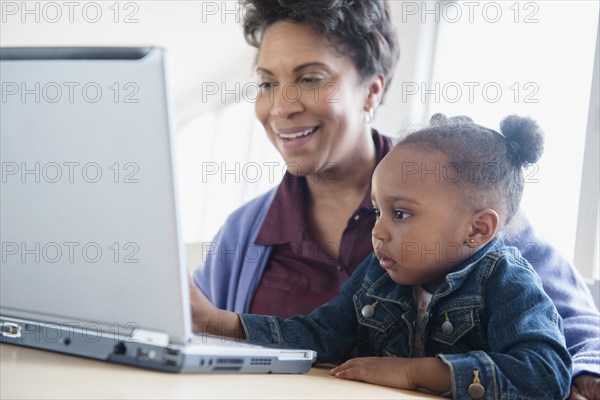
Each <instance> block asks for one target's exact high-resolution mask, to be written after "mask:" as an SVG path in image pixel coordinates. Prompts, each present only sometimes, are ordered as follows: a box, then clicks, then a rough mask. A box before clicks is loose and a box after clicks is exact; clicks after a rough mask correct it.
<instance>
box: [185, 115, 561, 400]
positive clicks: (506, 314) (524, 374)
mask: <svg viewBox="0 0 600 400" xmlns="http://www.w3.org/2000/svg"><path fill="white" fill-rule="evenodd" d="M501 132H502V133H499V132H496V131H494V130H491V129H487V128H484V127H482V126H479V125H476V124H474V123H473V122H472V121H471V120H470V119H468V118H466V117H456V118H451V119H447V118H446V117H444V116H443V115H441V114H436V115H435V116H434V117H433V118H432V125H431V126H430V127H429V128H426V129H424V130H421V131H419V132H416V133H413V134H411V135H409V136H407V137H406V138H404V139H403V140H401V141H400V142H399V143H398V144H397V145H396V146H395V147H394V149H393V150H392V151H391V152H390V153H389V154H388V155H387V156H386V157H385V158H384V159H383V160H382V161H381V162H380V163H379V165H378V166H377V168H376V169H375V172H374V175H373V181H372V200H373V209H374V212H375V214H376V216H377V221H376V223H375V226H374V228H373V232H372V240H373V248H374V252H373V254H372V255H371V256H370V257H368V258H367V259H366V260H364V261H363V263H362V264H361V266H360V267H359V268H358V269H357V271H356V272H355V273H354V274H353V275H352V277H351V278H350V280H349V281H347V282H346V283H345V284H344V285H343V286H342V290H341V294H340V295H339V296H338V297H336V298H335V299H333V300H332V301H330V302H329V303H327V304H325V305H323V306H321V307H319V308H318V309H316V310H315V311H314V312H312V313H311V314H310V315H308V316H295V317H292V318H289V319H287V320H283V319H281V318H278V317H271V316H258V315H249V314H239V315H238V314H234V313H231V312H228V311H223V310H218V309H216V308H215V307H214V306H212V305H211V304H210V303H209V302H208V300H206V298H204V296H203V295H202V294H201V293H200V292H199V290H198V289H197V288H195V287H193V286H192V309H193V312H194V315H193V320H194V326H195V329H196V330H200V331H203V330H206V329H203V328H202V327H206V326H221V327H226V329H224V330H228V329H229V331H228V332H229V335H232V334H239V335H240V336H241V337H244V336H245V337H246V338H247V339H250V340H253V341H258V342H263V343H273V344H277V345H284V346H288V347H289V346H293V347H302V348H310V349H314V350H316V351H317V354H318V360H317V361H318V362H320V363H339V362H342V364H341V365H339V366H338V367H336V368H333V369H332V370H331V374H332V375H334V376H336V377H338V378H344V379H355V380H362V381H367V382H371V383H375V384H380V385H385V386H391V387H397V388H403V389H426V390H429V391H433V392H437V393H446V394H451V395H452V397H453V398H457V399H467V398H476V399H478V398H490V399H497V398H515V399H516V398H519V399H520V398H528V399H531V398H545V399H549V398H551V399H562V398H565V397H566V396H567V395H568V394H569V387H570V381H571V360H570V357H569V353H568V351H567V349H566V348H565V340H564V337H563V334H562V320H561V318H560V316H559V315H558V313H557V311H556V309H555V308H554V305H553V303H552V301H551V300H550V298H549V297H548V296H547V295H546V294H545V293H544V291H543V290H542V285H541V282H540V279H539V278H538V276H537V275H536V274H535V272H534V271H533V269H532V267H531V266H530V265H529V264H528V262H527V261H526V260H525V259H524V258H523V257H521V255H520V254H519V253H518V250H516V249H515V248H509V247H506V246H504V245H503V243H502V241H501V240H500V239H498V238H496V235H497V233H498V231H499V230H500V229H502V228H503V227H505V226H506V225H507V224H508V223H509V222H510V220H511V218H512V217H513V215H514V214H515V212H516V211H517V209H518V206H519V202H520V199H521V195H522V192H523V170H522V168H523V167H524V166H526V165H528V164H530V163H534V162H536V161H537V160H538V158H539V156H540V155H541V153H542V147H543V136H542V133H541V131H540V130H539V127H538V126H537V124H536V123H535V122H534V121H532V120H531V119H528V118H520V117H516V116H510V117H507V118H505V119H504V120H503V121H502V123H501ZM212 333H215V332H212ZM216 333H219V332H216ZM354 355H357V356H358V357H357V358H351V359H350V360H348V358H350V357H352V356H354ZM346 360H347V361H346Z"/></svg>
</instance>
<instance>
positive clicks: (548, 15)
mask: <svg viewBox="0 0 600 400" xmlns="http://www.w3.org/2000/svg"><path fill="white" fill-rule="evenodd" d="M390 4H391V6H392V12H393V16H394V21H395V23H396V26H397V30H398V35H399V40H400V47H401V59H400V63H399V65H398V67H397V71H396V74H395V78H394V80H393V82H392V86H391V87H390V90H389V92H388V94H387V97H386V101H385V104H384V105H383V106H381V107H380V109H379V110H378V111H377V113H376V117H375V121H374V124H373V126H374V127H375V128H376V129H378V130H379V131H380V132H382V133H385V134H388V135H390V136H401V135H403V134H405V133H406V132H407V131H409V130H411V129H415V128H416V127H418V126H420V125H422V124H424V123H426V121H427V120H428V118H429V117H430V116H431V115H432V114H433V113H436V112H443V113H445V114H446V115H457V114H465V115H469V116H471V117H472V118H473V119H474V120H475V121H476V122H477V123H480V124H482V125H486V126H489V127H492V128H496V129H497V128H498V124H499V122H500V120H501V119H502V118H503V117H504V116H506V115H509V114H520V115H529V116H531V117H532V118H534V119H536V120H537V121H538V122H539V124H540V125H541V127H542V128H543V130H544V131H545V133H546V149H545V151H544V154H543V156H542V159H541V160H540V161H539V162H538V163H537V164H536V165H533V166H531V168H530V169H528V171H527V174H526V185H525V195H524V199H523V202H522V209H523V210H524V212H525V214H526V215H527V217H528V218H529V219H530V220H531V222H532V224H533V226H534V227H535V229H536V230H538V231H539V232H540V233H541V234H542V236H543V237H545V238H546V239H547V240H548V241H550V242H551V243H552V244H553V245H554V246H555V247H557V248H558V249H559V251H560V252H561V253H562V254H563V255H564V256H565V257H566V258H567V259H569V260H570V261H572V262H574V263H575V264H576V267H577V268H578V269H579V271H580V272H581V273H582V275H584V277H586V278H588V279H590V280H591V279H596V280H597V279H598V277H599V274H600V272H599V270H600V267H599V261H598V242H599V234H598V225H599V223H598V221H599V219H598V215H599V204H600V203H599V200H598V186H599V180H600V178H599V176H598V170H599V167H598V159H599V156H598V152H599V147H600V145H599V143H598V136H599V122H598V118H599V115H600V110H599V100H598V96H599V91H600V90H599V88H598V75H599V72H598V71H599V67H598V20H599V2H598V1H567V0H564V1H499V2H493V1H467V2H454V1H418V2H417V1H397V0H392V1H390ZM0 6H1V12H2V14H1V24H0V44H1V45H2V46H160V47H163V48H165V49H166V50H167V53H168V60H169V80H170V88H171V93H172V99H171V100H172V106H173V110H174V117H175V124H176V132H175V134H176V143H177V149H176V152H177V163H178V165H177V167H178V179H179V191H180V193H179V200H180V205H181V215H182V231H183V238H184V241H185V243H186V247H187V250H188V264H189V266H190V267H192V266H194V265H196V264H197V263H199V262H201V259H202V256H201V249H202V246H201V243H202V242H206V241H210V240H211V239H212V237H213V235H214V234H215V233H216V232H217V230H218V229H219V227H220V226H221V224H222V223H223V221H224V220H225V218H226V217H227V215H228V214H229V213H230V212H231V211H233V210H234V209H235V208H237V207H239V206H240V205H241V204H243V203H244V202H246V201H248V200H250V199H251V198H253V197H254V196H256V195H258V194H260V193H263V192H264V191H266V190H268V189H269V188H271V187H273V186H274V185H276V184H277V183H278V182H279V179H280V178H281V176H282V175H283V173H284V172H285V165H284V163H283V161H282V160H281V158H280V157H279V155H278V154H277V153H276V152H275V151H274V150H273V148H272V146H271V144H270V143H269V142H268V140H267V139H266V136H265V134H264V131H263V128H262V126H260V125H259V124H258V123H257V122H256V120H255V117H254V102H253V99H254V97H255V94H256V90H255V88H256V83H255V82H256V81H255V76H254V74H253V69H254V68H253V62H254V59H255V56H256V50H255V49H254V48H252V47H250V46H249V45H247V44H246V42H245V40H244V37H243V35H242V28H241V24H240V21H241V18H242V15H243V13H244V10H243V8H242V7H241V6H239V5H238V3H237V2H236V1H233V0H231V1H166V0H152V1H114V0H113V1H95V2H94V1H65V2H62V1H57V2H54V1H5V0H1V1H0ZM231 143H235V145H234V146H233V148H232V146H231ZM594 290H595V291H596V292H597V290H598V289H597V286H596V288H595V289H594ZM595 295H596V296H598V293H595Z"/></svg>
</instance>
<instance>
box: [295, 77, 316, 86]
mask: <svg viewBox="0 0 600 400" xmlns="http://www.w3.org/2000/svg"><path fill="white" fill-rule="evenodd" d="M319 82H321V78H316V77H304V78H301V79H300V83H301V84H302V85H306V86H314V85H317V84H319Z"/></svg>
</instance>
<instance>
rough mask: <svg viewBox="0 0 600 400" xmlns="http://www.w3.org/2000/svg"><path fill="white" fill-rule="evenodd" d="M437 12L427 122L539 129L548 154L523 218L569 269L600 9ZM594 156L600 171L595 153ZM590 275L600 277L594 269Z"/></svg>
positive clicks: (507, 6) (529, 177) (519, 6)
mask: <svg viewBox="0 0 600 400" xmlns="http://www.w3.org/2000/svg"><path fill="white" fill-rule="evenodd" d="M467 3H469V4H471V10H469V9H468V8H467ZM475 5H477V6H475ZM439 7H440V8H439V10H440V11H439V19H440V22H439V26H438V36H437V46H436V52H435V55H434V64H433V65H434V69H433V73H432V80H431V82H429V83H427V84H426V85H424V84H421V85H422V87H420V88H419V91H420V93H419V94H420V95H421V98H422V100H423V101H424V102H426V104H427V107H428V111H429V112H428V114H429V115H431V114H433V113H435V112H443V113H445V114H446V115H458V114H466V115H469V116H471V117H472V118H473V119H474V120H475V122H477V123H480V124H482V125H485V126H489V127H493V128H497V127H498V124H499V122H500V120H501V119H502V118H503V117H504V116H506V115H509V114H518V115H529V116H531V117H532V118H534V119H535V120H537V121H538V123H539V124H540V126H541V127H542V129H543V130H544V132H545V134H546V143H545V150H544V154H543V155H542V158H541V159H540V161H539V162H538V163H537V165H533V166H532V167H531V168H529V169H528V170H527V173H526V185H525V193H524V196H523V200H522V209H523V210H524V211H525V213H526V215H527V216H528V218H529V219H530V221H531V223H532V225H533V226H534V228H535V229H536V230H537V231H538V232H539V233H540V234H541V235H542V236H543V237H545V238H546V239H547V240H548V241H549V242H550V243H552V244H553V245H554V246H555V247H556V248H557V249H558V250H559V251H560V252H561V253H562V254H563V255H564V256H565V257H566V258H567V259H568V260H570V261H571V262H573V260H574V252H575V237H576V231H577V221H578V210H579V200H580V192H581V184H582V181H581V177H582V168H583V156H584V150H585V141H586V132H587V127H588V110H589V106H590V88H591V83H592V72H593V65H594V54H595V47H596V35H597V29H598V3H597V2H588V1H569V2H566V1H557V2H457V3H455V2H442V3H440V4H439ZM469 11H470V14H469ZM596 69H597V67H596ZM596 135H597V133H596ZM596 143H597V142H596ZM595 157H596V165H597V157H598V153H597V150H596V155H595ZM596 168H597V167H596ZM596 176H597V175H596ZM584 184H585V185H592V186H594V185H595V188H591V190H595V191H596V193H597V191H598V181H596V182H590V181H588V182H584ZM597 198H598V197H597V194H596V202H597V201H598V200H597ZM596 215H597V213H596ZM596 218H597V217H596ZM596 226H597V221H596ZM596 229H597V228H596ZM597 245H598V244H597V240H596V246H597ZM583 250H584V251H588V252H590V253H591V254H592V256H591V257H590V260H591V258H592V257H593V252H594V251H597V249H596V250H594V249H593V248H586V249H583ZM588 270H589V271H591V269H589V268H588ZM594 270H595V272H594V275H595V277H596V278H597V277H598V265H597V262H596V265H595V267H594ZM588 277H591V276H589V275H588Z"/></svg>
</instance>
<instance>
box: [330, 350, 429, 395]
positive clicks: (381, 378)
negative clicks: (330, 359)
mask: <svg viewBox="0 0 600 400" xmlns="http://www.w3.org/2000/svg"><path fill="white" fill-rule="evenodd" d="M412 361H413V360H412V359H410V358H400V357H362V358H353V359H351V360H348V361H346V362H345V363H343V364H342V365H340V366H338V367H335V368H333V369H332V370H331V371H330V374H331V375H333V376H335V377H336V378H342V379H350V380H354V381H363V382H369V383H374V384H376V385H382V386H390V387H395V388H399V389H416V388H417V386H416V385H415V384H414V383H413V382H412V381H411V378H410V375H411V371H410V370H411V364H412Z"/></svg>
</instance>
